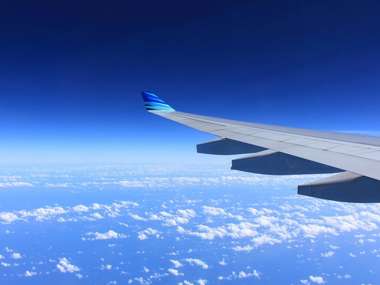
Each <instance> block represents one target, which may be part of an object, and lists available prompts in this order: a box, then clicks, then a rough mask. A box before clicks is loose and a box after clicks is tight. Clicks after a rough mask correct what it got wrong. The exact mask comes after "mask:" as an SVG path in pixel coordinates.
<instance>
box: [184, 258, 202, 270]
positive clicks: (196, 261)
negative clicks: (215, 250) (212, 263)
mask: <svg viewBox="0 0 380 285" xmlns="http://www.w3.org/2000/svg"><path fill="white" fill-rule="evenodd" d="M185 261H186V262H187V263H189V264H190V265H195V266H199V267H201V268H202V269H205V270H206V269H208V264H207V263H206V262H204V261H203V260H200V259H197V258H186V259H185Z"/></svg>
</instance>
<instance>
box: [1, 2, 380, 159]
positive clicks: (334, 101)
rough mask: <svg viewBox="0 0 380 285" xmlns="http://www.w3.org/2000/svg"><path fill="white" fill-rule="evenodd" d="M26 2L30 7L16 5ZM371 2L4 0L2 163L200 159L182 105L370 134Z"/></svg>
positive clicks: (374, 95) (375, 67) (373, 112)
mask: <svg viewBox="0 0 380 285" xmlns="http://www.w3.org/2000/svg"><path fill="white" fill-rule="evenodd" d="M22 2H25V3H22ZM379 10H380V3H379V2H378V1H360V2H358V1H268V0H263V1H186V2H185V1H60V2H59V3H58V2H57V1H21V2H20V1H17V2H15V1H2V4H1V7H0V40H1V44H0V62H1V65H0V129H1V137H0V158H1V159H0V163H5V164H9V163H42V162H55V163H64V162H68V163H70V162H132V161H133V162H138V161H144V162H149V161H163V162H164V161H169V160H171V161H172V160H174V161H176V160H179V158H181V156H183V157H186V159H189V158H193V159H194V158H195V159H199V157H200V156H197V155H196V154H195V146H194V145H195V144H196V143H198V142H202V141H205V140H207V139H209V138H211V137H210V136H208V135H205V134H201V133H198V132H196V131H192V130H190V129H186V128H185V127H182V126H179V125H176V124H174V123H172V122H168V121H165V120H162V119H160V118H154V117H153V116H152V115H150V114H147V113H146V112H145V111H144V108H143V107H142V102H141V96H140V92H141V91H142V90H151V91H154V92H156V93H157V94H158V95H159V96H161V97H162V98H163V99H165V100H166V101H168V102H169V103H170V104H171V105H172V106H173V107H174V108H176V109H178V110H181V111H188V112H194V113H199V114H205V115H213V116H220V117H226V118H231V119H238V120H246V121H254V122H261V123H274V124H281V125H288V126H294V127H305V128H313V129H325V130H345V131H355V132H357V131H362V132H378V131H380V126H379V105H380V104H379V103H380V79H379V78H380V53H379V50H380V30H379V26H380V17H379Z"/></svg>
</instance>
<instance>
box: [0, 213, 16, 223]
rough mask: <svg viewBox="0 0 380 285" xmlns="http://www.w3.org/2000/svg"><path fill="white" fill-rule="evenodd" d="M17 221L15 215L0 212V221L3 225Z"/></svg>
mask: <svg viewBox="0 0 380 285" xmlns="http://www.w3.org/2000/svg"><path fill="white" fill-rule="evenodd" d="M17 219H18V217H17V215H15V214H13V213H10V212H1V213H0V221H1V222H3V223H5V224H10V223H12V222H14V221H16V220H17Z"/></svg>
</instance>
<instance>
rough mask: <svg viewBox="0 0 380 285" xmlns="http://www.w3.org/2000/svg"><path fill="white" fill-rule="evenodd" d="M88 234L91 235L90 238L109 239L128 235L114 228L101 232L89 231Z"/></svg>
mask: <svg viewBox="0 0 380 285" xmlns="http://www.w3.org/2000/svg"><path fill="white" fill-rule="evenodd" d="M86 235H87V236H90V238H89V239H90V240H109V239H120V238H125V237H126V236H125V235H124V234H120V233H118V232H115V231H113V230H109V231H107V232H104V233H101V232H89V233H87V234H86Z"/></svg>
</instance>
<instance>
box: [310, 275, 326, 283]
mask: <svg viewBox="0 0 380 285" xmlns="http://www.w3.org/2000/svg"><path fill="white" fill-rule="evenodd" d="M309 279H310V281H311V282H313V283H316V284H324V283H325V280H324V279H323V277H322V276H313V275H310V276H309Z"/></svg>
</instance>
